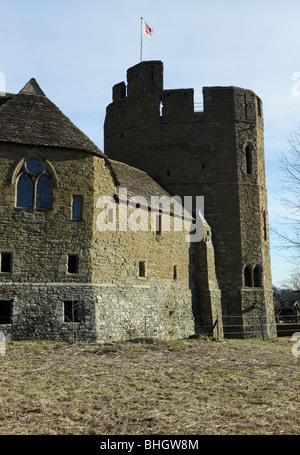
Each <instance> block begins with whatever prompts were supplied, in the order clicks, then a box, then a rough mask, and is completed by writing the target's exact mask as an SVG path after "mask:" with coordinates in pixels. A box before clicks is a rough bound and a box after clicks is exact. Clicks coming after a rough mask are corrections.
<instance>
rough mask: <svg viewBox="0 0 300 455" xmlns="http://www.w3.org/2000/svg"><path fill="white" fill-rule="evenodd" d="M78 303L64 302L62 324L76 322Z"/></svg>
mask: <svg viewBox="0 0 300 455" xmlns="http://www.w3.org/2000/svg"><path fill="white" fill-rule="evenodd" d="M78 320H79V318H78V302H75V301H73V300H69V301H65V302H64V322H78Z"/></svg>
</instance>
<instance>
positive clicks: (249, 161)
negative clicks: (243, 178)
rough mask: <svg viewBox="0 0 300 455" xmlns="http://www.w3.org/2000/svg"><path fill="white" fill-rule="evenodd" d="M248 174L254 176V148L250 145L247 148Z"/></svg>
mask: <svg viewBox="0 0 300 455" xmlns="http://www.w3.org/2000/svg"><path fill="white" fill-rule="evenodd" d="M246 172H247V174H252V147H250V145H247V147H246Z"/></svg>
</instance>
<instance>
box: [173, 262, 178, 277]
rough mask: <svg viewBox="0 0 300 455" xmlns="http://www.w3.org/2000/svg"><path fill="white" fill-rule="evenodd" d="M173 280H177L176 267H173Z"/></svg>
mask: <svg viewBox="0 0 300 455" xmlns="http://www.w3.org/2000/svg"><path fill="white" fill-rule="evenodd" d="M173 280H177V265H176V264H175V265H174V266H173Z"/></svg>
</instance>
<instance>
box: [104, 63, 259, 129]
mask: <svg viewBox="0 0 300 455" xmlns="http://www.w3.org/2000/svg"><path fill="white" fill-rule="evenodd" d="M202 93H203V103H198V105H199V104H202V109H201V111H200V112H199V108H198V109H195V100H194V89H192V88H184V89H169V90H168V89H164V87H163V63H162V62H161V61H147V62H141V63H139V64H137V65H135V66H133V67H132V68H129V69H128V71H127V85H126V84H125V82H120V83H118V84H116V85H115V86H114V87H113V97H112V98H113V103H112V105H113V107H116V106H115V103H118V102H120V101H124V100H126V101H127V102H128V103H129V105H128V109H130V112H131V114H133V109H134V105H136V109H137V110H138V111H139V112H141V104H140V103H141V101H142V102H143V105H142V107H143V110H144V111H145V112H148V113H151V115H156V116H157V117H162V118H163V119H165V120H168V119H172V120H174V121H175V120H177V121H181V120H184V119H185V120H187V118H188V119H189V120H192V118H193V117H194V120H196V121H201V120H205V121H207V120H215V121H221V120H223V121H230V120H232V121H234V120H241V121H246V122H256V121H259V119H261V118H262V102H261V100H260V98H259V97H258V96H257V95H255V93H254V92H252V91H251V90H248V89H243V88H240V87H234V86H229V87H221V86H216V87H203V89H202ZM112 105H109V106H108V110H110V112H111V110H112ZM129 106H130V107H129ZM199 114H201V115H199ZM203 114H205V115H203Z"/></svg>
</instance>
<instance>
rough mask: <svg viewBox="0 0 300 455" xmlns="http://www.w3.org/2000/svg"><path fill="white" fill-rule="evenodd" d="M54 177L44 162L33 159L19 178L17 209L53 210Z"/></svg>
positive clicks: (21, 171)
mask: <svg viewBox="0 0 300 455" xmlns="http://www.w3.org/2000/svg"><path fill="white" fill-rule="evenodd" d="M52 187H53V184H52V175H51V173H50V170H49V166H47V165H46V164H45V163H44V162H43V161H41V160H39V159H37V158H31V159H29V160H27V161H25V162H24V163H23V165H22V166H21V168H20V170H19V173H18V177H17V207H21V208H32V209H36V208H38V209H48V210H51V209H52Z"/></svg>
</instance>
